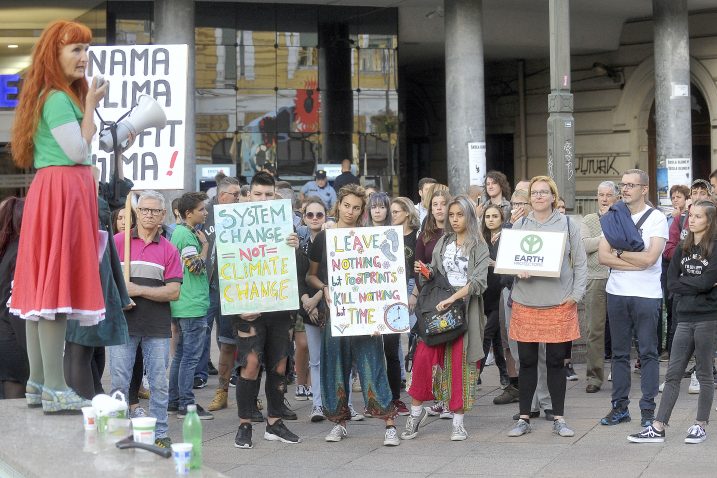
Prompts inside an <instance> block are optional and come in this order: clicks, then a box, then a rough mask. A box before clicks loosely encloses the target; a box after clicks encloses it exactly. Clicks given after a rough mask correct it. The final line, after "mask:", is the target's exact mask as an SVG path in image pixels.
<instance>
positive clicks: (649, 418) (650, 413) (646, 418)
mask: <svg viewBox="0 0 717 478" xmlns="http://www.w3.org/2000/svg"><path fill="white" fill-rule="evenodd" d="M654 421H655V410H649V409H645V410H640V426H641V427H643V428H646V427H649V426H650V425H652V422H654Z"/></svg>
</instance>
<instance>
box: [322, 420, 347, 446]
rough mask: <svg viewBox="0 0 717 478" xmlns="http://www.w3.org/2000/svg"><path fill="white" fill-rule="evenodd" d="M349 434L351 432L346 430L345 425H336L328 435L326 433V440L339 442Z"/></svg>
mask: <svg viewBox="0 0 717 478" xmlns="http://www.w3.org/2000/svg"><path fill="white" fill-rule="evenodd" d="M348 435H349V432H347V431H346V427H343V426H341V425H338V424H337V425H334V428H332V429H331V431H330V432H329V434H328V435H326V438H325V440H326V441H330V442H338V441H341V440H343V439H344V438H346V437H347V436H348Z"/></svg>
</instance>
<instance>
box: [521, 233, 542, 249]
mask: <svg viewBox="0 0 717 478" xmlns="http://www.w3.org/2000/svg"><path fill="white" fill-rule="evenodd" d="M520 248H521V249H522V250H523V252H525V253H526V254H537V253H538V252H540V249H542V248H543V240H542V239H541V238H540V236H536V235H535V234H531V235H529V236H525V237H524V238H523V240H522V241H520Z"/></svg>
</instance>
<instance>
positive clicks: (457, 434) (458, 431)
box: [451, 425, 468, 441]
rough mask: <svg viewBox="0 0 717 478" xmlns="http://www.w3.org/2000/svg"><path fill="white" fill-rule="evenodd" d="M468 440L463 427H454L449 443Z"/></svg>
mask: <svg viewBox="0 0 717 478" xmlns="http://www.w3.org/2000/svg"><path fill="white" fill-rule="evenodd" d="M467 438H468V432H467V431H466V429H465V428H463V425H457V426H456V425H454V426H453V431H452V432H451V441H463V440H466V439H467Z"/></svg>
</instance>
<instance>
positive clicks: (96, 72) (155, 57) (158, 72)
mask: <svg viewBox="0 0 717 478" xmlns="http://www.w3.org/2000/svg"><path fill="white" fill-rule="evenodd" d="M187 51H188V50H187V45H133V46H93V47H91V48H90V51H89V61H88V64H87V76H88V80H90V81H91V79H92V77H95V76H100V75H101V76H103V77H104V78H105V80H107V81H109V87H108V89H107V94H106V95H105V97H104V99H102V100H101V101H100V103H99V105H98V106H97V111H98V112H99V114H100V115H101V116H102V118H103V119H104V120H105V121H117V120H118V119H119V118H120V117H121V116H122V115H123V114H124V113H126V112H127V111H129V109H130V108H132V107H133V106H134V105H136V104H137V99H138V98H139V97H140V96H141V95H149V96H151V97H152V98H154V99H155V100H156V101H157V103H159V106H161V107H162V109H163V110H164V114H165V115H167V126H165V127H164V128H163V129H158V128H148V129H146V130H144V131H143V132H142V133H140V134H138V135H137V138H136V139H135V142H134V144H133V145H132V146H131V147H130V148H129V149H128V150H127V151H125V152H124V154H123V155H122V156H123V158H122V160H123V165H124V170H123V171H124V177H125V178H129V179H131V180H132V182H134V188H135V189H183V188H184V156H185V154H186V148H185V138H184V130H185V124H186V115H187ZM99 121H100V120H99V118H95V123H96V124H97V126H98V133H99V126H100V125H99ZM92 163H93V164H95V165H96V166H97V167H98V168H99V170H100V181H109V180H110V174H111V173H112V168H113V165H114V154H113V153H105V152H104V151H102V150H101V149H100V146H99V134H96V135H95V136H94V138H93V139H92Z"/></svg>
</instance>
